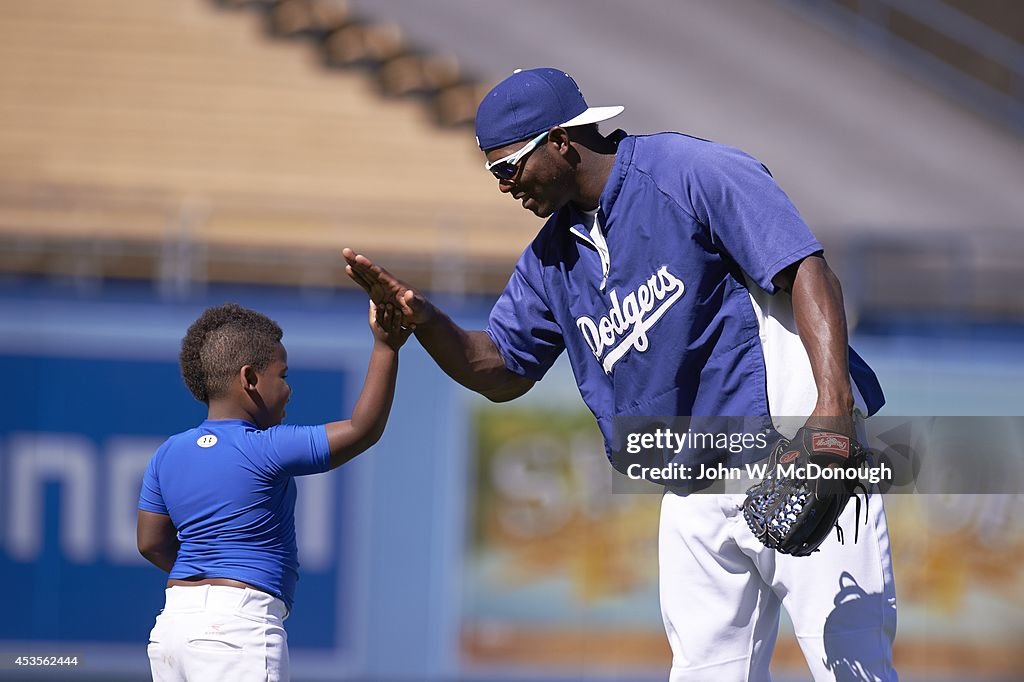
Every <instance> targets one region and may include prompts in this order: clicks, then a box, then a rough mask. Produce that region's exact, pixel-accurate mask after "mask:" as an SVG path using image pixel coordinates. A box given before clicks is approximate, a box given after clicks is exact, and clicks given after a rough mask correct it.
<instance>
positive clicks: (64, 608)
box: [0, 353, 351, 673]
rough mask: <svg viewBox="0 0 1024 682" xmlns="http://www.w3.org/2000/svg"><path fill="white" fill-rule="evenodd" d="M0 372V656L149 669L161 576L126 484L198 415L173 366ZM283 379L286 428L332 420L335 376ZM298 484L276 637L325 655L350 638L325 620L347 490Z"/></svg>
mask: <svg viewBox="0 0 1024 682" xmlns="http://www.w3.org/2000/svg"><path fill="white" fill-rule="evenodd" d="M111 355H114V353H111ZM0 374H2V375H3V376H4V377H5V379H6V382H7V386H8V390H6V391H4V392H3V394H2V395H0V415H2V421H0V508H2V513H0V582H2V583H3V584H5V585H8V586H12V587H13V589H10V590H8V593H7V595H6V597H5V604H6V607H7V609H8V612H9V613H12V614H17V617H13V618H7V619H4V621H3V623H0V650H4V651H8V650H10V651H13V650H14V649H15V648H18V647H19V646H20V647H21V649H19V651H22V650H23V649H24V646H23V645H24V643H32V645H33V648H34V649H37V648H39V647H38V645H39V644H40V643H46V644H49V645H52V646H50V647H49V649H48V650H53V651H63V650H65V649H66V650H68V651H75V652H78V653H81V652H83V651H86V652H89V651H94V652H100V653H98V654H96V653H94V654H93V655H88V654H87V655H86V657H85V658H86V660H87V661H88V666H87V667H88V670H86V672H89V671H91V672H93V673H96V672H99V671H101V670H102V669H104V666H107V669H109V670H115V669H119V670H124V669H129V670H132V669H138V670H140V671H145V670H148V667H147V665H148V664H147V661H146V654H145V649H146V642H147V638H148V634H149V630H150V628H151V627H152V624H153V619H154V618H155V616H156V614H157V612H158V611H159V609H160V608H161V607H162V605H163V587H164V582H165V580H166V576H165V575H164V574H163V573H162V572H160V571H159V570H158V569H156V568H155V567H153V566H151V565H149V564H148V563H146V562H145V560H143V559H142V557H140V556H139V554H138V552H137V550H136V548H135V516H136V503H137V500H138V493H139V486H140V482H141V478H142V473H143V471H144V470H145V467H146V465H147V464H148V462H149V458H150V456H151V455H152V454H153V452H154V450H155V449H156V447H157V446H159V444H160V443H161V442H162V441H163V440H164V439H165V438H166V437H167V436H168V435H171V434H173V433H176V432H179V431H182V430H184V429H187V428H190V427H191V426H193V425H195V424H197V423H199V422H200V421H201V420H202V419H203V418H204V417H205V407H204V406H203V405H202V404H200V403H197V402H196V401H195V400H193V399H192V397H191V396H190V395H189V394H188V392H187V390H186V389H185V387H184V386H183V384H182V381H181V378H180V376H179V374H178V366H177V362H176V361H175V359H173V358H168V359H166V360H120V359H113V358H96V357H92V358H80V357H61V356H56V355H48V356H43V355H20V354H0ZM289 381H290V383H291V384H292V387H293V389H294V390H295V393H294V399H293V400H292V402H291V403H290V404H289V409H288V412H289V420H290V421H292V422H294V423H318V422H320V421H326V420H327V419H328V418H330V417H332V416H336V415H337V414H338V412H339V411H340V409H341V403H342V401H343V400H344V397H343V396H344V395H345V394H344V388H345V383H346V381H347V376H346V373H345V372H344V371H342V370H340V369H331V370H323V369H321V370H311V369H303V368H300V367H296V368H293V369H292V370H291V371H290V375H289ZM326 396H337V399H336V400H330V399H325V397H326ZM298 483H299V487H300V491H299V503H298V505H297V508H296V532H297V536H298V542H299V559H300V562H301V568H300V576H301V577H300V580H299V584H298V590H297V596H296V609H295V611H294V613H293V615H292V616H291V617H290V618H289V620H288V631H289V635H290V636H291V637H292V638H294V639H296V640H297V641H301V642H302V646H303V647H304V648H305V647H308V648H310V649H313V650H315V651H322V652H324V653H327V652H335V651H336V650H337V648H338V647H339V646H340V645H341V644H343V643H344V642H345V641H347V639H348V638H350V637H351V633H349V632H345V631H343V630H344V629H346V625H345V623H344V621H343V620H342V619H340V618H338V617H337V603H338V600H339V599H340V598H341V591H342V590H343V588H344V585H343V583H344V580H345V579H346V576H345V575H343V566H345V563H344V558H345V557H344V556H343V555H344V554H346V551H345V548H346V542H347V541H348V539H349V535H350V529H349V528H348V527H347V526H346V525H345V524H343V523H342V522H341V520H340V519H342V518H343V515H342V514H341V513H340V512H341V505H342V500H343V499H344V497H345V492H346V491H347V490H348V488H349V487H350V486H349V485H346V483H345V477H342V476H310V477H305V480H299V481H298ZM90 647H91V648H90ZM22 652H24V651H22ZM127 661H130V662H127Z"/></svg>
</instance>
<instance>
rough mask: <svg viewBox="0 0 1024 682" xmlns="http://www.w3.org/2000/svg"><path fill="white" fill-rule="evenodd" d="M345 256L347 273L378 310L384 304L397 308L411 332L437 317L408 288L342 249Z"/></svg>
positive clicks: (381, 269)
mask: <svg viewBox="0 0 1024 682" xmlns="http://www.w3.org/2000/svg"><path fill="white" fill-rule="evenodd" d="M341 255H342V256H343V257H344V258H345V261H346V262H347V263H348V265H346V266H345V273H346V274H348V276H349V277H351V278H352V281H354V282H355V283H356V284H358V285H359V286H360V287H362V288H363V290H364V291H365V292H366V294H367V295H368V296H369V297H370V300H371V301H373V302H374V303H376V304H377V306H378V310H380V308H381V305H382V304H389V303H390V304H393V305H395V306H397V307H398V308H399V310H401V313H402V317H403V322H404V324H405V325H406V327H408V328H411V329H415V328H416V327H417V325H421V324H424V323H426V322H428V321H429V320H430V318H431V317H433V315H434V312H435V308H434V306H433V305H432V304H431V303H430V301H428V300H427V299H426V298H425V297H424V296H423V295H422V294H420V293H419V292H418V291H416V290H415V289H413V288H412V287H410V286H409V285H408V284H406V283H405V282H403V281H401V280H400V279H398V278H396V277H395V276H394V275H392V274H391V273H390V272H388V271H387V270H385V269H384V268H382V267H380V266H379V265H375V264H374V263H373V261H371V260H370V259H369V258H367V257H366V256H364V255H362V254H357V253H356V252H355V251H353V250H352V249H350V248H347V247H346V248H345V249H342V251H341Z"/></svg>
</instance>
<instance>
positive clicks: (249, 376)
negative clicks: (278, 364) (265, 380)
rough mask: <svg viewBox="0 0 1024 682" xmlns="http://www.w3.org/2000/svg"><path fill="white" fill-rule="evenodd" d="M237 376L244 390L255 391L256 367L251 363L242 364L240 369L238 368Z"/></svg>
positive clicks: (257, 378) (257, 380)
mask: <svg viewBox="0 0 1024 682" xmlns="http://www.w3.org/2000/svg"><path fill="white" fill-rule="evenodd" d="M238 378H239V379H240V380H241V382H242V388H244V389H245V390H246V391H255V390H256V384H257V382H259V376H257V374H256V368H255V367H253V366H252V365H242V369H240V370H238Z"/></svg>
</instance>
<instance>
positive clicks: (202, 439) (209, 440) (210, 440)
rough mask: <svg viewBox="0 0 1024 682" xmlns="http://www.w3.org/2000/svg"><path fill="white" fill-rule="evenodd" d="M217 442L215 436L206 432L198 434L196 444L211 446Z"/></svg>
mask: <svg viewBox="0 0 1024 682" xmlns="http://www.w3.org/2000/svg"><path fill="white" fill-rule="evenodd" d="M216 444H217V436H215V435H213V434H212V433H208V434H206V435H205V436H199V440H197V441H196V445H198V446H199V447H201V448H212V447H213V446H214V445H216Z"/></svg>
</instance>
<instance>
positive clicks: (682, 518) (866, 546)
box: [659, 493, 897, 682]
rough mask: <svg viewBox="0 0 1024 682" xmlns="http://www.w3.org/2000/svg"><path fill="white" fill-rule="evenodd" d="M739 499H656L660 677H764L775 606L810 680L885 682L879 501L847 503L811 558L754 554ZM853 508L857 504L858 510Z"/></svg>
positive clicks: (757, 549)
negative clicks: (664, 642) (668, 654)
mask: <svg viewBox="0 0 1024 682" xmlns="http://www.w3.org/2000/svg"><path fill="white" fill-rule="evenodd" d="M743 498H744V496H743V495H742V494H717V495H716V494H691V495H688V496H680V495H675V494H673V493H667V494H665V496H664V499H663V500H662V507H661V526H660V533H659V563H660V587H661V610H662V616H663V618H664V621H665V631H666V634H667V635H668V640H669V643H670V644H671V646H672V671H671V673H670V676H669V679H670V682H682V681H683V680H687V681H689V680H700V681H711V680H713V681H714V682H731V681H739V680H744V681H746V680H749V681H751V682H765V681H766V680H770V679H771V675H770V673H769V671H768V665H769V662H770V661H771V656H772V649H773V648H774V646H775V637H776V635H777V633H778V627H779V607H780V606H783V607H785V608H786V612H787V613H788V614H789V617H790V619H791V620H792V621H793V626H794V628H795V631H796V637H797V641H798V642H799V644H800V648H801V649H802V651H803V654H804V657H805V658H806V659H807V664H808V666H809V667H810V669H811V672H812V674H813V676H814V679H815V681H816V682H822V681H825V680H837V681H840V682H846V681H848V680H857V681H860V680H871V681H872V682H874V681H876V680H880V681H883V682H889V681H890V680H892V681H895V680H896V679H897V676H896V671H895V670H894V669H893V667H892V641H893V638H894V636H895V634H896V593H895V589H894V587H893V577H892V560H891V556H890V553H889V535H888V531H887V529H886V524H885V512H884V510H883V508H882V498H881V496H880V495H877V494H874V495H872V496H871V500H870V505H869V508H868V522H867V525H864V510H863V508H862V510H861V519H860V527H859V529H858V534H859V540H858V541H857V542H856V543H855V542H854V526H855V524H856V523H857V521H856V519H855V503H854V501H853V500H850V503H849V504H848V505H847V506H846V509H845V510H844V511H843V516H842V518H841V519H840V523H841V525H842V526H843V529H844V535H845V538H844V539H845V544H840V542H839V541H838V539H837V537H836V533H835V532H834V531H833V532H832V534H831V535H830V536H829V538H828V539H827V540H826V541H825V542H824V543H822V545H821V549H820V551H818V552H815V553H814V554H812V555H811V556H806V557H792V556H788V555H785V554H780V553H778V552H775V551H774V550H769V549H767V548H765V547H764V546H763V545H762V544H761V543H760V542H759V541H758V540H757V538H755V537H754V535H753V534H752V533H751V532H750V529H749V528H747V524H746V522H745V521H744V519H743V514H742V512H741V511H740V504H741V503H742V502H743ZM862 507H863V505H862Z"/></svg>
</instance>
